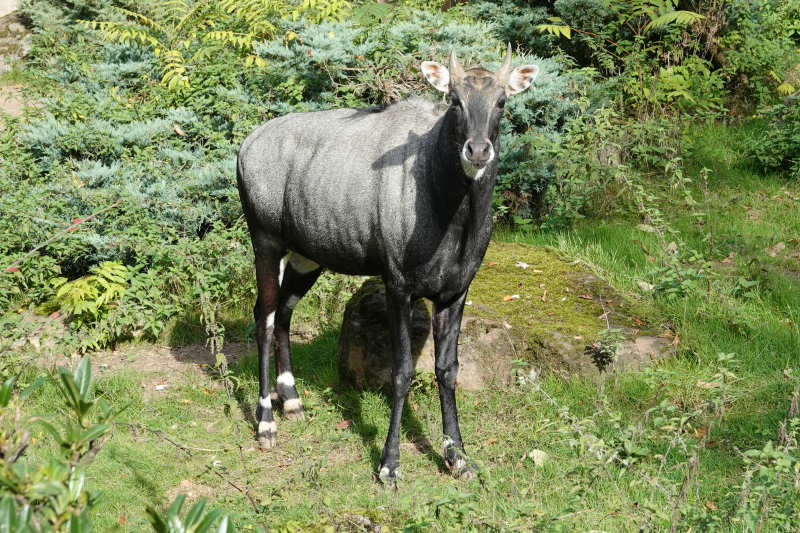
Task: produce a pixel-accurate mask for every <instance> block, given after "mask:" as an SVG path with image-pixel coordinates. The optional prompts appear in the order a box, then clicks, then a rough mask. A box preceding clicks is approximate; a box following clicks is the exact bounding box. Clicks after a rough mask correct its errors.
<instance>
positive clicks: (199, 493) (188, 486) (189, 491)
mask: <svg viewBox="0 0 800 533" xmlns="http://www.w3.org/2000/svg"><path fill="white" fill-rule="evenodd" d="M214 493H215V489H214V488H213V487H208V486H206V485H201V484H200V483H195V482H194V481H192V480H190V479H184V480H181V482H180V483H179V484H178V486H177V487H173V488H171V489H170V490H168V491H167V501H170V502H171V501H173V500H174V499H175V498H176V497H177V496H178V494H185V495H186V499H188V500H189V501H193V500H199V499H200V498H210V497H211V496H214Z"/></svg>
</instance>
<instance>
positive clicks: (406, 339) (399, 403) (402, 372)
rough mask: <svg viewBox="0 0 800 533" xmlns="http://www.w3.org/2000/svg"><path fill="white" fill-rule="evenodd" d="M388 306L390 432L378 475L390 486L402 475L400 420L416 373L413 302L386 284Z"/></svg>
mask: <svg viewBox="0 0 800 533" xmlns="http://www.w3.org/2000/svg"><path fill="white" fill-rule="evenodd" d="M386 296H387V298H386V299H387V304H388V305H387V307H388V310H389V327H390V328H391V337H392V348H393V350H394V359H393V361H392V382H393V386H394V387H393V394H392V416H391V418H390V420H389V434H388V436H387V437H386V444H384V446H383V453H382V454H381V466H380V470H379V472H378V477H379V478H380V480H381V482H382V483H383V484H384V485H387V486H393V485H395V484H396V482H397V478H398V477H400V420H401V418H402V416H403V404H404V403H405V399H406V395H407V394H408V388H409V386H410V385H411V379H412V378H413V377H414V362H413V360H412V359H411V335H410V333H409V323H410V320H411V303H410V298H409V296H408V295H398V294H392V292H391V291H390V290H389V288H388V287H387V289H386Z"/></svg>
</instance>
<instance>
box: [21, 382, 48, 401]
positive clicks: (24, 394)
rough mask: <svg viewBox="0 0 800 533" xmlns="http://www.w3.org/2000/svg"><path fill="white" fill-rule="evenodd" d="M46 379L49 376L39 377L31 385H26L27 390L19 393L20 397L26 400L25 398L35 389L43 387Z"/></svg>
mask: <svg viewBox="0 0 800 533" xmlns="http://www.w3.org/2000/svg"><path fill="white" fill-rule="evenodd" d="M45 381H47V378H46V377H45V376H41V377H39V378H38V379H37V380H36V381H34V382H33V383H32V384H31V385H29V386H28V387H26V388H25V390H23V391H22V392H20V393H19V399H20V400H24V399H25V398H27V397H28V396H30V395H31V394H32V393H33V392H34V391H36V389H38V388H39V387H41V385H42V383H44V382H45Z"/></svg>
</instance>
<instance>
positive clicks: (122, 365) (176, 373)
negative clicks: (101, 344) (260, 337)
mask: <svg viewBox="0 0 800 533" xmlns="http://www.w3.org/2000/svg"><path fill="white" fill-rule="evenodd" d="M254 350H255V345H254V344H251V343H233V342H232V343H226V344H225V347H224V349H223V353H224V354H225V356H226V357H227V360H228V364H233V363H235V362H236V361H237V360H238V359H239V358H240V357H241V356H243V355H245V354H248V353H251V352H253V351H254ZM215 363H216V361H215V360H214V356H213V355H212V354H211V350H210V349H209V348H208V347H207V346H205V345H202V344H192V345H188V346H180V347H171V346H158V345H147V344H138V345H129V346H121V347H120V348H119V349H117V350H113V351H103V352H96V353H94V354H92V364H93V365H94V367H95V368H96V369H97V374H98V375H104V374H109V373H113V372H118V371H120V370H132V371H135V372H138V373H140V374H141V384H142V393H143V396H144V398H145V399H149V398H152V397H153V396H155V395H158V394H165V393H168V392H169V391H170V389H171V388H173V387H176V386H178V385H180V384H181V383H185V382H186V381H189V380H191V379H197V378H202V377H204V376H206V375H208V373H209V371H210V369H211V368H212V367H213V366H214V364H215ZM209 386H210V387H212V388H217V387H219V386H220V385H219V383H216V382H214V383H211V384H210V385H209Z"/></svg>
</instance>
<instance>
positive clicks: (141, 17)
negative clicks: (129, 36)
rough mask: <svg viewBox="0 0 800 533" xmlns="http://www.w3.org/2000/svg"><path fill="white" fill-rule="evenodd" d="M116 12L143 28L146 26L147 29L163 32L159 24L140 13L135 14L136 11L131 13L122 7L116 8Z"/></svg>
mask: <svg viewBox="0 0 800 533" xmlns="http://www.w3.org/2000/svg"><path fill="white" fill-rule="evenodd" d="M116 10H117V11H119V12H120V13H122V14H123V15H125V16H126V17H128V18H130V19H133V20H135V21H137V22H138V23H139V24H141V25H143V26H147V27H148V28H152V29H154V30H156V31H160V32H163V31H165V30H164V27H163V26H162V25H161V24H159V23H158V22H156V21H155V20H154V19H152V18H150V17H147V16H145V15H142V14H141V13H137V12H136V11H131V10H129V9H125V8H123V7H117V8H116Z"/></svg>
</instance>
